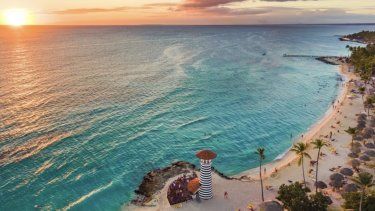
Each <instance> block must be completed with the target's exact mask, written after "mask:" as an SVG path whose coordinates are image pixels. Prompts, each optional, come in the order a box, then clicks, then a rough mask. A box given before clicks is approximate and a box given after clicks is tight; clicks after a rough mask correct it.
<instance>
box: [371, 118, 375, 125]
mask: <svg viewBox="0 0 375 211" xmlns="http://www.w3.org/2000/svg"><path fill="white" fill-rule="evenodd" d="M370 126H371V127H375V118H374V117H372V118H371V121H370Z"/></svg>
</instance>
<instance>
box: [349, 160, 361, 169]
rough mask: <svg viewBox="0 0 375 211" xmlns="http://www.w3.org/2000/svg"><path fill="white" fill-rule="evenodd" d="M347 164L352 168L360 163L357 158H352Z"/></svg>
mask: <svg viewBox="0 0 375 211" xmlns="http://www.w3.org/2000/svg"><path fill="white" fill-rule="evenodd" d="M349 165H351V166H352V167H353V168H356V167H358V166H360V165H361V162H360V161H359V160H358V159H352V160H350V161H349Z"/></svg>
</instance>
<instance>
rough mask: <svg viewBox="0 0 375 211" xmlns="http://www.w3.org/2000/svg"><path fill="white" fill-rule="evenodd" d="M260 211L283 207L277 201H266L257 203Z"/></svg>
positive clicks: (272, 210)
mask: <svg viewBox="0 0 375 211" xmlns="http://www.w3.org/2000/svg"><path fill="white" fill-rule="evenodd" d="M259 210H261V211H283V207H282V206H281V205H280V203H279V202H277V201H266V202H263V203H261V204H260V205H259Z"/></svg>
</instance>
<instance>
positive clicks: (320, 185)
mask: <svg viewBox="0 0 375 211" xmlns="http://www.w3.org/2000/svg"><path fill="white" fill-rule="evenodd" d="M315 185H316V186H317V187H318V188H319V189H325V188H327V187H328V186H327V184H326V183H324V182H323V181H318V182H316V183H315Z"/></svg>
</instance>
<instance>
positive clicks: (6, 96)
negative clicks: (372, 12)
mask: <svg viewBox="0 0 375 211" xmlns="http://www.w3.org/2000/svg"><path fill="white" fill-rule="evenodd" d="M363 29H372V30H374V29H375V26H368V25H367V26H360V25H356V26H347V25H306V26H305V25H285V26H205V27H203V26H202V27H192V26H184V27H178V26H173V27H172V26H168V27H167V26H164V27H163V26H147V27H146V26H145V27H140V26H139V27H24V28H18V29H9V28H0V177H1V179H0V210H33V209H34V206H35V205H37V206H38V207H41V208H44V209H61V208H71V209H73V210H103V209H105V210H118V209H120V208H121V206H122V205H123V204H126V203H127V202H129V201H130V200H131V198H132V197H133V196H134V189H136V188H137V186H138V184H139V183H140V182H141V179H142V177H143V175H144V174H145V173H147V172H148V171H150V170H152V169H154V168H157V167H164V166H166V165H168V164H169V163H170V162H172V161H177V160H186V161H189V162H193V163H196V164H197V163H198V160H197V159H196V158H195V152H196V151H197V150H200V149H202V148H210V149H212V150H214V151H216V152H217V153H218V157H217V159H215V161H214V166H215V167H216V168H217V169H219V170H220V171H222V172H224V173H226V174H229V175H233V174H236V173H239V172H241V171H244V170H247V169H249V168H252V167H255V166H256V165H257V160H256V157H255V156H254V150H255V149H256V148H257V147H259V146H263V147H264V148H265V149H266V156H267V161H272V160H273V159H275V158H276V157H277V156H278V155H280V154H282V153H283V152H285V150H287V149H288V148H289V147H290V145H291V143H292V140H290V134H291V133H292V134H293V135H294V137H297V136H299V135H300V134H301V133H303V132H305V131H306V130H307V129H308V128H309V127H310V126H311V125H312V124H314V123H315V122H316V121H317V120H319V119H320V118H321V117H322V116H323V115H324V114H325V112H326V111H327V109H328V107H329V106H330V104H331V102H332V100H333V99H335V97H336V95H337V93H338V90H339V86H338V84H339V82H338V77H339V76H338V73H337V67H336V66H331V65H327V64H324V63H321V62H319V61H316V60H314V59H309V58H284V57H282V55H283V54H284V53H289V54H312V55H347V54H348V51H347V49H346V48H345V46H346V45H347V44H352V45H354V44H353V43H345V42H340V41H338V35H343V34H347V33H353V32H357V31H360V30H363ZM263 54H264V55H263Z"/></svg>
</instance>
